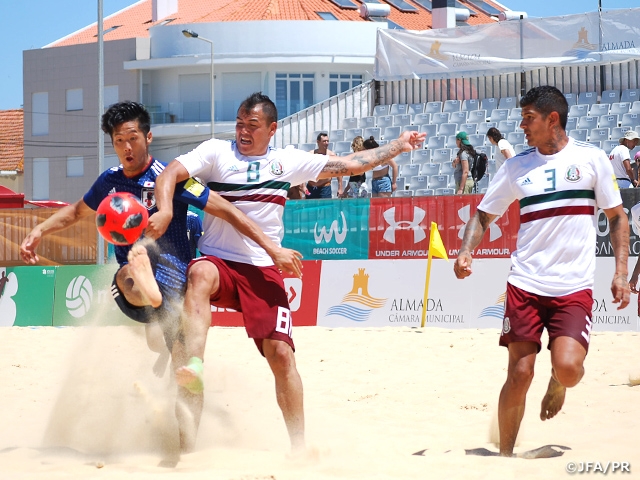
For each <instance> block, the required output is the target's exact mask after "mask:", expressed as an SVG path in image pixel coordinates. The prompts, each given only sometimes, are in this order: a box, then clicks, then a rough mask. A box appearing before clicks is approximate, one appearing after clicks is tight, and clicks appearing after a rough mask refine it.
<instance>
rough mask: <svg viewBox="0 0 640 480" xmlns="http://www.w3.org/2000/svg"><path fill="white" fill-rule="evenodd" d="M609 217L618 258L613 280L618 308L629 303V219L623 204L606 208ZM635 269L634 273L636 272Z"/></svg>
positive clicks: (614, 297) (610, 229) (614, 296)
mask: <svg viewBox="0 0 640 480" xmlns="http://www.w3.org/2000/svg"><path fill="white" fill-rule="evenodd" d="M604 213H605V215H606V216H607V218H608V219H609V232H610V233H609V236H610V238H611V245H612V246H613V255H614V257H615V259H616V271H615V273H614V274H613V281H612V282H611V293H612V294H613V303H619V304H620V305H618V310H621V309H623V308H625V307H626V306H627V305H629V282H628V281H627V275H628V274H629V272H628V269H627V261H628V259H629V220H628V219H627V214H626V213H625V212H624V210H623V208H622V205H618V206H617V207H614V208H609V209H605V210H604ZM636 270H637V266H636V269H634V274H635V273H636Z"/></svg>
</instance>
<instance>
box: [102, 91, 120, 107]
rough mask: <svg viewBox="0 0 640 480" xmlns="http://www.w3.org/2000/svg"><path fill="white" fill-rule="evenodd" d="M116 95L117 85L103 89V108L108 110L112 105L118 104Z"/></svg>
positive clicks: (117, 93)
mask: <svg viewBox="0 0 640 480" xmlns="http://www.w3.org/2000/svg"><path fill="white" fill-rule="evenodd" d="M118 95H119V92H118V85H108V86H106V87H104V108H109V107H110V106H111V105H113V104H114V103H118Z"/></svg>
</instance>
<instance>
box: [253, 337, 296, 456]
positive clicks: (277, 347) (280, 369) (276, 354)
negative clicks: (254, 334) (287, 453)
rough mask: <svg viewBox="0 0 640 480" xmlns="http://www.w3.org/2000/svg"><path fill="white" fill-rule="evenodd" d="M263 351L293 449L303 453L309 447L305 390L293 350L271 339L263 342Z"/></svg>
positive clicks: (281, 342) (284, 343)
mask: <svg viewBox="0 0 640 480" xmlns="http://www.w3.org/2000/svg"><path fill="white" fill-rule="evenodd" d="M262 349H263V352H264V356H265V358H266V359H267V362H269V367H270V368H271V371H272V372H273V375H274V377H275V383H276V398H277V400H278V405H279V406H280V410H282V415H283V417H284V422H285V424H286V426H287V431H288V432H289V438H290V440H291V449H292V450H293V451H298V450H302V449H304V447H305V440H304V406H303V389H302V379H301V378H300V374H299V373H298V369H297V368H296V360H295V356H294V353H293V349H292V348H291V346H289V345H288V344H287V343H286V342H283V341H280V340H271V339H265V340H263V341H262Z"/></svg>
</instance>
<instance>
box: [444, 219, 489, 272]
mask: <svg viewBox="0 0 640 480" xmlns="http://www.w3.org/2000/svg"><path fill="white" fill-rule="evenodd" d="M497 217H498V215H493V214H490V213H486V212H483V211H482V210H477V211H476V213H475V215H474V216H473V217H472V218H471V220H469V223H467V227H466V228H465V230H464V237H463V238H462V246H461V247H460V252H459V253H458V258H456V261H455V263H454V264H453V271H454V272H455V274H456V277H457V278H466V277H468V276H469V275H471V262H472V258H471V251H472V250H473V249H474V248H476V247H477V246H478V245H479V244H480V242H481V241H482V237H483V236H484V232H486V231H487V228H489V225H491V222H493V221H494V220H495V219H496V218H497Z"/></svg>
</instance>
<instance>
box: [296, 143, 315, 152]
mask: <svg viewBox="0 0 640 480" xmlns="http://www.w3.org/2000/svg"><path fill="white" fill-rule="evenodd" d="M317 146H318V144H317V143H300V144H298V150H304V151H305V152H312V151H313V150H315V149H316V147H317Z"/></svg>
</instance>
